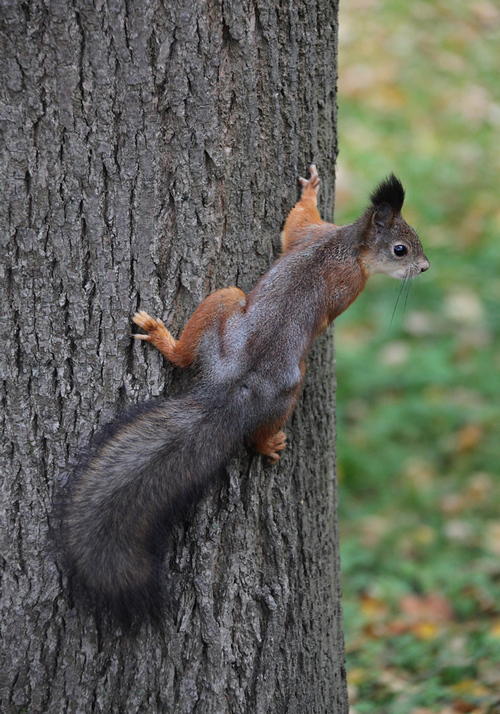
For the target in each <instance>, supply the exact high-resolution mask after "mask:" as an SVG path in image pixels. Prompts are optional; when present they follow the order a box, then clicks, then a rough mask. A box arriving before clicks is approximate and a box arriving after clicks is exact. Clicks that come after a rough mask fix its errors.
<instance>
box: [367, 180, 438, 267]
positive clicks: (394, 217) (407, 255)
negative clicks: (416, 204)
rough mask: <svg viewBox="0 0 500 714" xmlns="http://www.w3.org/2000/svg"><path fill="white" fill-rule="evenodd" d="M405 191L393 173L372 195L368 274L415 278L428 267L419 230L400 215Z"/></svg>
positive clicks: (368, 235)
mask: <svg viewBox="0 0 500 714" xmlns="http://www.w3.org/2000/svg"><path fill="white" fill-rule="evenodd" d="M404 198H405V191H404V188H403V186H402V184H401V181H399V179H397V178H396V177H395V176H394V174H391V175H390V176H389V177H388V178H387V179H386V180H385V181H382V183H380V184H379V185H378V186H377V187H376V188H375V190H374V191H373V193H372V195H371V196H370V199H371V205H370V206H369V207H368V208H367V210H366V211H365V214H364V216H363V220H365V221H366V227H365V232H364V239H363V242H362V246H361V260H362V262H363V265H364V267H365V269H366V270H367V272H368V273H369V274H373V273H385V274H386V275H389V276H390V277H391V278H398V279H406V278H413V277H415V276H416V275H419V274H420V273H423V272H424V271H425V270H427V269H428V267H429V261H428V260H427V258H426V256H425V253H424V251H423V248H422V244H421V243H420V240H419V238H418V235H417V233H416V231H414V230H413V228H411V227H410V226H409V225H408V223H406V221H405V220H404V218H403V217H402V215H401V209H402V207H403V203H404Z"/></svg>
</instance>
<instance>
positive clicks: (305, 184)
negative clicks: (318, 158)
mask: <svg viewBox="0 0 500 714" xmlns="http://www.w3.org/2000/svg"><path fill="white" fill-rule="evenodd" d="M309 175H310V178H309V179H305V178H302V177H299V183H300V185H301V186H302V195H304V193H305V192H306V191H312V192H313V193H314V195H315V196H317V195H318V191H319V176H318V169H317V168H316V164H311V165H310V166H309Z"/></svg>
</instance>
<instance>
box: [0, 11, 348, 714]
mask: <svg viewBox="0 0 500 714" xmlns="http://www.w3.org/2000/svg"><path fill="white" fill-rule="evenodd" d="M0 28H1V29H0V31H1V34H0V37H1V40H0V41H1V45H2V46H1V51H0V62H1V66H0V83H1V96H0V122H1V127H2V132H3V137H2V145H1V151H2V163H1V167H0V172H1V182H2V202H1V204H0V241H1V244H2V254H1V259H0V270H1V286H0V292H1V304H2V321H1V329H2V405H3V409H2V421H3V423H2V439H3V448H2V459H3V465H2V469H3V489H2V505H1V515H2V536H3V542H2V556H3V563H2V570H3V579H2V601H1V602H2V604H1V607H2V609H1V612H0V618H1V619H0V625H1V630H2V633H1V634H2V637H1V639H2V655H3V658H2V661H1V662H0V700H1V704H0V710H1V711H2V712H3V713H4V714H10V713H11V712H56V713H57V714H60V713H61V712H106V713H109V712H124V713H126V714H129V713H134V712H148V714H153V713H154V712H169V713H170V712H175V713H179V714H184V713H185V712H199V713H202V714H205V713H207V714H208V713H214V714H217V713H219V712H231V713H234V714H236V713H239V712H247V713H248V714H254V713H263V714H264V713H266V714H267V713H276V714H278V713H283V712H300V713H301V714H306V713H307V714H313V713H315V712H325V713H328V714H331V713H336V712H347V698H346V688H345V676H344V651H343V637H342V629H341V625H342V623H341V609H340V601H339V598H340V587H339V560H338V551H337V541H338V534H337V520H336V484H335V463H334V438H335V436H334V435H335V431H334V430H335V418H334V380H333V347H332V337H331V335H330V336H324V337H323V338H321V339H320V340H319V341H318V344H317V345H316V347H315V348H314V350H313V352H312V353H311V355H310V357H309V359H308V376H307V381H306V385H305V389H304V394H303V397H302V399H301V401H300V405H299V407H298V409H297V411H296V414H295V415H294V417H293V419H292V421H291V423H290V425H289V426H288V433H289V441H290V445H289V448H288V450H287V452H286V453H285V455H284V456H283V458H282V460H281V462H280V464H279V465H278V466H277V467H273V468H265V467H264V466H263V463H262V460H261V459H260V458H259V457H257V456H254V455H251V454H247V453H242V454H241V456H240V458H239V459H236V460H235V461H234V462H233V463H232V464H231V465H230V467H229V469H228V474H229V475H228V477H227V478H226V480H224V481H223V482H222V483H221V484H220V485H219V486H218V487H217V488H215V489H213V491H212V492H211V493H210V494H209V496H208V497H207V498H205V499H204V500H203V502H202V503H200V504H199V505H198V506H197V507H196V508H195V509H194V511H193V514H192V517H191V518H190V520H189V522H187V523H183V524H181V525H180V526H179V527H178V528H177V530H176V533H175V538H174V542H173V543H172V544H171V545H170V546H169V547H168V550H167V553H166V556H165V558H166V564H167V567H168V569H169V571H170V573H171V578H170V580H171V582H170V587H171V591H172V606H171V608H170V610H169V611H168V612H166V613H165V617H164V619H163V621H162V623H160V624H159V625H156V626H152V625H145V626H144V627H143V628H142V629H141V630H140V632H139V633H138V634H135V635H126V634H124V633H122V632H121V631H120V629H119V628H118V627H117V626H115V625H114V624H112V623H111V622H109V620H108V618H107V617H106V616H104V617H103V618H102V621H101V620H100V621H99V622H96V621H95V619H94V617H93V616H92V615H91V614H89V613H88V612H86V611H85V610H82V609H81V608H80V607H79V606H78V605H76V604H75V603H73V602H72V601H71V598H70V596H69V594H68V588H67V581H66V576H65V574H64V571H61V569H60V567H59V564H58V560H57V558H56V557H55V556H54V555H53V553H52V552H51V546H50V540H49V538H48V532H49V521H50V517H51V516H50V514H51V510H52V502H53V498H54V494H55V493H56V492H57V485H58V482H60V481H64V478H65V474H67V472H68V469H69V468H70V466H71V463H72V462H74V460H75V458H76V456H77V454H78V452H79V450H80V448H81V447H83V446H84V445H85V444H86V443H87V442H88V440H89V438H90V437H91V436H92V434H93V433H94V432H95V431H96V430H97V429H98V428H99V427H100V426H101V425H102V424H104V423H106V422H107V421H109V420H111V419H112V418H113V416H114V415H115V414H116V413H117V412H118V411H120V410H121V409H124V408H125V407H126V406H127V405H130V404H132V403H135V402H138V401H140V400H142V399H145V398H148V397H150V396H157V395H163V394H166V393H169V392H173V391H175V390H177V389H179V388H180V387H182V386H183V385H184V384H185V383H186V377H184V376H183V375H181V374H180V373H179V372H178V371H175V370H173V369H172V368H171V367H169V366H167V365H166V364H164V363H163V361H162V359H161V357H160V355H159V354H158V353H156V352H155V351H154V350H152V349H151V348H149V347H148V346H147V345H144V344H142V343H141V344H135V343H134V341H133V340H131V338H130V332H131V322H130V318H131V315H132V314H133V312H134V311H135V310H136V309H138V308H142V309H145V310H147V311H148V312H149V313H151V314H153V315H155V316H159V317H163V319H164V320H165V322H166V323H167V325H168V326H169V327H170V328H171V329H172V331H173V332H174V334H178V332H179V330H180V329H181V328H182V326H183V325H184V324H185V322H186V320H187V319H188V317H189V316H190V314H191V313H192V311H193V310H194V308H195V307H196V305H197V304H198V303H199V301H200V300H201V299H203V298H204V297H205V296H206V295H207V294H208V293H209V292H211V291H212V290H214V289H217V288H220V287H223V286H226V285H238V286H239V287H241V288H243V289H244V290H245V291H246V290H248V289H250V288H251V286H252V285H253V284H254V283H255V281H256V280H257V278H258V277H259V276H260V275H261V274H262V273H263V272H264V271H265V270H266V269H267V268H268V267H269V265H270V264H271V263H272V261H273V259H274V257H275V256H276V255H277V254H278V252H279V231H280V228H281V226H282V224H283V222H284V219H285V216H286V214H287V212H288V210H289V209H290V208H291V207H292V205H293V203H294V202H295V200H296V198H297V188H296V177H297V173H302V174H303V173H304V172H305V171H306V165H307V163H308V162H309V161H310V160H311V159H315V160H316V161H317V162H318V164H319V167H320V170H321V173H322V178H323V183H322V191H321V203H322V210H323V213H324V214H325V215H326V216H328V217H330V218H331V216H332V210H333V176H334V161H335V156H336V135H335V131H336V125H335V124H336V109H335V85H336V45H337V39H336V38H337V3H336V0H334V1H333V2H332V0H316V2H309V0H299V2H279V3H277V2H275V1H274V0H255V1H254V2H249V1H248V0H224V2H218V1H217V0H207V1H205V2H203V0H164V2H160V0H93V1H92V0H25V1H24V2H21V1H19V2H17V1H16V0H1V3H0Z"/></svg>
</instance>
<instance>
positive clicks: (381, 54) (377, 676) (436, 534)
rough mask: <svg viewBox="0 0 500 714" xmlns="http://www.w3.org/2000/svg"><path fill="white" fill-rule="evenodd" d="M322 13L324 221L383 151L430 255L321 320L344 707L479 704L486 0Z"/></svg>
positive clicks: (492, 295) (496, 288) (493, 185)
mask: <svg viewBox="0 0 500 714" xmlns="http://www.w3.org/2000/svg"><path fill="white" fill-rule="evenodd" d="M341 5H342V4H341ZM340 32H341V36H340V50H339V55H340V57H339V59H340V68H339V145H340V162H339V171H338V181H337V208H336V217H335V218H336V221H337V222H338V223H346V222H349V221H351V220H353V219H354V218H355V217H356V216H357V215H359V213H360V211H362V210H363V208H364V207H365V205H366V202H367V197H368V196H369V193H370V191H371V189H372V188H373V186H374V185H375V184H376V183H377V182H378V181H380V180H381V179H382V178H383V177H384V176H386V175H387V174H389V173H390V172H392V171H394V173H396V175H397V176H399V177H400V178H401V180H402V181H403V184H404V186H405V188H406V191H407V198H406V203H405V208H404V210H403V214H404V216H405V218H406V219H407V220H408V222H409V223H411V224H412V225H413V226H414V227H415V228H416V229H417V230H418V232H419V234H420V237H421V239H422V243H423V245H424V248H425V250H426V252H427V255H428V257H429V260H430V262H431V268H430V270H429V271H428V273H426V274H425V275H422V276H420V277H419V278H418V279H417V280H415V281H414V284H413V285H412V289H411V292H410V294H409V295H408V296H406V295H404V294H403V295H401V296H400V299H399V302H398V306H397V309H396V311H395V312H394V306H395V304H396V301H397V298H398V292H399V286H397V285H392V284H391V283H388V280H387V278H386V277H385V276H377V278H375V279H372V280H371V281H370V284H369V285H368V287H367V289H366V291H365V293H364V294H363V295H362V296H361V297H360V298H359V299H358V301H357V302H356V303H355V304H354V305H353V306H352V307H351V308H350V309H349V310H348V311H347V313H346V314H345V315H343V316H342V317H341V318H340V319H339V320H338V321H337V325H336V349H337V378H338V419H339V423H338V433H339V437H338V459H339V477H340V518H341V548H342V568H343V591H344V601H343V602H344V614H345V626H346V645H347V651H348V659H347V664H348V681H349V684H350V687H351V690H352V691H351V694H352V696H351V700H352V705H353V712H356V713H357V714H363V712H370V714H373V713H375V714H376V713H377V712H380V713H382V712H384V714H385V713H387V712H388V713H389V714H399V713H401V714H408V713H409V712H419V714H425V713H426V712H440V711H446V712H447V713H449V714H453V713H454V712H459V711H474V712H476V713H477V712H484V713H486V712H493V711H496V709H495V707H496V706H498V704H495V702H498V694H497V693H498V691H499V689H500V675H499V674H498V671H499V669H500V668H499V667H498V664H499V661H500V654H499V653H500V564H499V561H500V515H499V512H498V503H500V483H499V479H498V464H499V463H500V399H499V395H500V310H499V300H500V240H499V233H500V201H499V198H498V176H499V169H500V143H499V141H498V130H499V126H500V84H499V83H498V70H499V67H500V9H499V7H498V5H497V4H495V3H493V2H491V1H490V0H477V1H476V2H465V0H457V2H455V3H453V4H450V3H449V2H446V1H445V0H438V1H433V2H431V1H430V0H426V1H423V0H421V1H420V2H415V3H403V2H401V0H385V1H384V0H350V2H348V3H344V4H343V5H342V6H341V17H340ZM320 169H321V166H320ZM393 312H394V315H393Z"/></svg>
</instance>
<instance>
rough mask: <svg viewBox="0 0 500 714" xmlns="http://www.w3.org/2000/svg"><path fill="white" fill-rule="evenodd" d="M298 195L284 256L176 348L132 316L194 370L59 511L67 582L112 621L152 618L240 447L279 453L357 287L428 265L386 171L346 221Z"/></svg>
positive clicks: (310, 188)
mask: <svg viewBox="0 0 500 714" xmlns="http://www.w3.org/2000/svg"><path fill="white" fill-rule="evenodd" d="M299 180H300V183H301V185H302V195H301V198H300V200H299V201H298V203H297V204H296V205H295V206H294V208H293V209H292V210H291V212H290V214H289V215H288V218H287V220H286V223H285V226H284V229H283V232H282V254H281V256H280V257H279V258H278V260H277V261H276V262H275V263H274V265H273V266H272V267H271V268H270V269H269V270H268V271H267V272H266V273H265V274H264V275H263V276H262V277H261V278H260V280H259V281H258V283H257V285H256V286H255V287H254V288H253V290H252V291H251V292H250V293H249V294H248V295H245V293H244V292H243V291H242V290H240V289H239V288H236V287H230V288H224V289H222V290H217V291H216V292H214V293H212V294H211V295H209V296H208V297H207V298H206V299H205V300H204V301H203V302H202V303H201V304H200V305H199V306H198V308H197V309H196V310H195V312H194V314H193V315H192V317H191V319H190V320H189V321H188V323H187V325H186V327H185V328H184V331H183V332H182V334H181V336H180V338H179V339H178V340H176V339H174V338H173V337H172V335H171V334H170V332H169V331H168V330H167V329H166V328H165V326H164V324H163V322H162V321H161V320H154V319H153V318H152V317H150V316H149V315H148V314H147V313H146V312H143V311H141V312H138V313H137V314H136V315H135V316H134V318H133V320H134V322H135V324H136V325H138V326H139V327H141V328H142V329H143V330H144V331H145V332H146V334H136V335H134V337H136V338H137V339H140V340H145V341H147V342H150V343H151V344H152V345H154V346H155V347H156V348H157V349H158V350H159V351H160V352H161V353H162V355H164V357H166V358H167V359H168V360H169V361H170V362H171V363H172V364H174V365H176V366H177V367H181V368H186V367H191V366H192V365H193V366H194V365H195V366H196V367H197V379H196V381H195V383H194V386H193V387H192V388H191V389H190V390H189V391H187V392H185V393H183V394H180V395H178V396H174V397H172V398H170V399H167V400H163V401H161V400H159V401H149V402H145V403H143V404H140V405H138V406H136V407H135V408H133V409H132V410H131V411H129V412H128V413H125V414H124V415H121V416H120V417H119V418H118V419H117V420H116V421H115V422H113V423H112V424H111V425H110V426H108V427H107V428H106V429H105V430H104V432H103V433H102V434H101V435H100V436H99V437H98V438H97V439H96V441H95V443H94V444H93V445H92V447H91V450H90V452H89V453H88V454H87V456H86V458H85V459H84V460H83V462H82V464H81V465H80V467H79V468H78V469H77V470H76V472H75V474H74V477H73V479H72V482H71V488H70V494H69V497H68V501H67V505H66V508H65V513H64V520H63V532H64V537H65V546H66V552H67V556H68V561H69V564H70V566H71V570H72V572H73V575H74V576H75V577H76V579H77V582H78V583H79V584H81V585H83V586H84V587H85V590H86V591H87V592H89V593H90V594H91V595H92V596H93V599H97V600H99V601H101V600H104V601H105V602H106V603H107V604H108V605H109V606H111V608H112V609H113V610H114V612H115V613H116V614H117V615H118V617H119V619H121V620H122V621H131V620H135V619H137V618H142V617H143V616H144V615H145V614H148V613H150V614H154V613H155V612H159V610H160V609H161V608H160V605H161V596H160V587H159V586H160V573H161V556H162V550H163V548H164V545H165V538H166V536H167V535H168V533H169V532H170V531H171V529H172V526H173V525H174V523H175V522H177V521H179V520H180V519H181V518H182V517H183V515H185V514H186V512H187V510H188V509H189V507H190V506H191V505H192V504H193V503H194V502H195V501H196V500H198V499H199V498H200V497H201V496H202V495H203V493H204V492H205V491H206V489H207V487H208V486H209V485H210V484H211V483H212V482H213V481H214V480H215V479H216V478H217V477H218V476H219V475H220V474H221V472H223V469H224V466H225V465H226V463H227V462H228V460H229V459H230V458H231V456H232V455H233V454H234V453H235V451H236V449H237V448H238V447H239V446H241V445H242V444H244V443H249V444H251V445H252V446H253V447H254V448H255V449H256V450H257V451H258V452H259V453H261V454H263V455H264V456H266V457H267V458H268V460H269V461H270V462H271V463H275V462H276V461H278V459H279V457H280V452H281V451H282V450H283V449H284V448H285V446H286V436H285V434H284V432H283V431H281V427H282V426H283V424H284V423H285V422H286V421H287V419H288V418H289V417H290V415H291V413H292V412H293V410H294V408H295V405H296V403H297V400H298V398H299V394H300V391H301V386H302V381H303V378H304V373H305V369H306V367H305V358H306V355H307V352H308V350H309V348H310V346H311V343H312V342H313V340H314V338H315V337H317V336H318V335H319V334H321V333H322V332H323V331H324V330H325V329H326V328H327V327H328V325H330V323H331V322H332V321H333V320H334V319H335V318H336V317H337V316H338V315H340V314H341V313H342V312H343V311H344V310H345V309H346V308H347V307H349V305H350V304H351V303H352V302H353V301H354V300H355V299H356V298H357V297H358V295H359V294H360V293H361V292H362V291H363V289H364V287H365V285H366V281H367V280H368V277H369V276H370V275H372V274H373V273H386V274H387V275H390V276H391V277H394V278H399V279H407V278H411V277H414V276H416V275H418V274H419V273H422V272H423V271H425V270H427V269H428V267H429V261H428V260H427V258H426V256H425V254H424V252H423V249H422V245H421V243H420V240H419V239H418V236H417V234H416V232H415V231H414V230H413V229H412V228H411V227H410V226H409V225H408V224H407V223H406V222H405V220H404V219H403V217H402V216H401V208H402V206H403V201H404V189H403V186H402V185H401V183H400V181H399V180H398V179H397V178H396V177H395V176H394V175H391V176H390V177H388V178H387V179H386V180H385V181H383V182H382V183H381V184H380V185H379V186H377V188H376V189H375V190H374V191H373V193H372V195H371V204H370V206H369V207H368V208H367V209H366V210H365V212H364V213H363V215H362V216H361V217H360V218H359V219H358V220H357V221H356V222H355V223H352V224H350V225H347V226H335V225H333V224H330V223H326V222H324V221H322V220H321V218H320V215H319V213H318V209H317V207H316V202H317V195H318V189H319V177H318V172H317V170H316V167H315V166H314V164H313V165H311V167H310V178H309V180H306V179H299Z"/></svg>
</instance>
